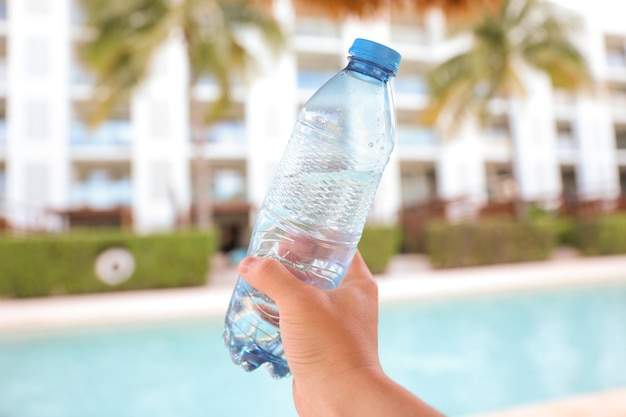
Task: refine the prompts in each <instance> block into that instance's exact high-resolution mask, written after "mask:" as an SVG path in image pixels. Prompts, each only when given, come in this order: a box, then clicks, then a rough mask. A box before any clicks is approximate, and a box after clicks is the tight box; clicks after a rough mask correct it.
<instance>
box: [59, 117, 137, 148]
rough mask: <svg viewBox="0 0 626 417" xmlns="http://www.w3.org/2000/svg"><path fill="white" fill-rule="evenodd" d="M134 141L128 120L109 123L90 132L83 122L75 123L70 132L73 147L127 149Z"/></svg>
mask: <svg viewBox="0 0 626 417" xmlns="http://www.w3.org/2000/svg"><path fill="white" fill-rule="evenodd" d="M131 140H132V133H131V126H130V122H129V121H128V120H112V121H107V122H104V123H103V124H101V125H100V126H98V127H97V128H95V129H94V130H90V129H89V128H88V127H87V126H85V125H84V124H83V123H81V122H74V123H73V124H72V126H71V131H70V144H71V145H72V146H79V147H82V146H106V147H127V146H130V143H131Z"/></svg>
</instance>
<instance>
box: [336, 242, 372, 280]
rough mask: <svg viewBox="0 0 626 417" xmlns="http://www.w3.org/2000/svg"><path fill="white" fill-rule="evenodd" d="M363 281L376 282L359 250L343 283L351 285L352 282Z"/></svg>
mask: <svg viewBox="0 0 626 417" xmlns="http://www.w3.org/2000/svg"><path fill="white" fill-rule="evenodd" d="M363 280H368V281H370V280H371V281H374V277H373V276H372V273H371V272H370V270H369V268H368V267H367V264H366V263H365V261H364V260H363V257H362V256H361V253H360V252H359V251H358V250H357V251H356V253H355V254H354V258H353V259H352V263H351V264H350V267H349V268H348V271H346V275H345V277H344V279H343V282H345V283H349V282H352V281H363Z"/></svg>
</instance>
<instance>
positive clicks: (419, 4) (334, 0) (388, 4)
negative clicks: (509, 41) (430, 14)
mask: <svg viewBox="0 0 626 417" xmlns="http://www.w3.org/2000/svg"><path fill="white" fill-rule="evenodd" d="M292 3H293V5H294V8H295V10H296V13H298V14H317V15H324V16H327V17H330V18H345V17H348V16H356V17H361V18H368V17H376V16H377V15H379V14H381V13H389V11H393V12H394V13H413V14H416V15H420V14H421V15H423V14H424V13H425V12H426V11H428V10H429V9H432V8H438V9H440V10H442V11H443V12H444V14H445V15H446V16H447V17H448V18H451V19H456V18H460V19H463V18H468V17H472V16H475V15H479V14H481V13H482V12H483V11H485V10H489V9H491V10H493V9H495V8H497V6H498V5H499V4H500V3H501V0H292Z"/></svg>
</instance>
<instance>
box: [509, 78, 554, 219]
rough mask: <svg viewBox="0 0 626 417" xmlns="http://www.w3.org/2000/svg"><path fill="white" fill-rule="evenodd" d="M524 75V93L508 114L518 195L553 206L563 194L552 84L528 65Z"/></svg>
mask: <svg viewBox="0 0 626 417" xmlns="http://www.w3.org/2000/svg"><path fill="white" fill-rule="evenodd" d="M523 76H524V81H523V82H524V88H525V90H526V92H525V96H524V97H522V98H521V99H512V100H511V108H510V115H509V120H510V125H511V134H512V137H513V158H514V159H515V164H514V168H515V172H514V175H515V176H516V181H517V187H518V195H519V197H520V198H522V199H523V200H524V201H541V202H543V203H545V204H547V206H548V207H551V206H553V205H554V204H555V202H557V201H558V198H559V196H560V193H561V179H560V170H559V158H558V152H557V143H556V121H555V117H554V104H553V98H552V86H551V83H550V80H549V79H548V77H547V76H545V75H543V74H539V73H537V72H536V71H533V70H530V69H529V68H526V70H525V71H524V74H523Z"/></svg>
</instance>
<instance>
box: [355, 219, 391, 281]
mask: <svg viewBox="0 0 626 417" xmlns="http://www.w3.org/2000/svg"><path fill="white" fill-rule="evenodd" d="M400 241H401V234H400V230H399V229H398V228H397V227H381V226H368V227H366V228H365V229H364V230H363V235H362V236H361V241H360V242H359V251H360V252H361V255H363V259H364V260H365V263H366V264H367V266H368V268H369V269H370V271H372V273H373V274H382V273H383V272H385V270H386V269H387V266H388V265H389V262H391V259H393V257H394V256H395V255H396V254H397V253H398V251H399V249H400Z"/></svg>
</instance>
